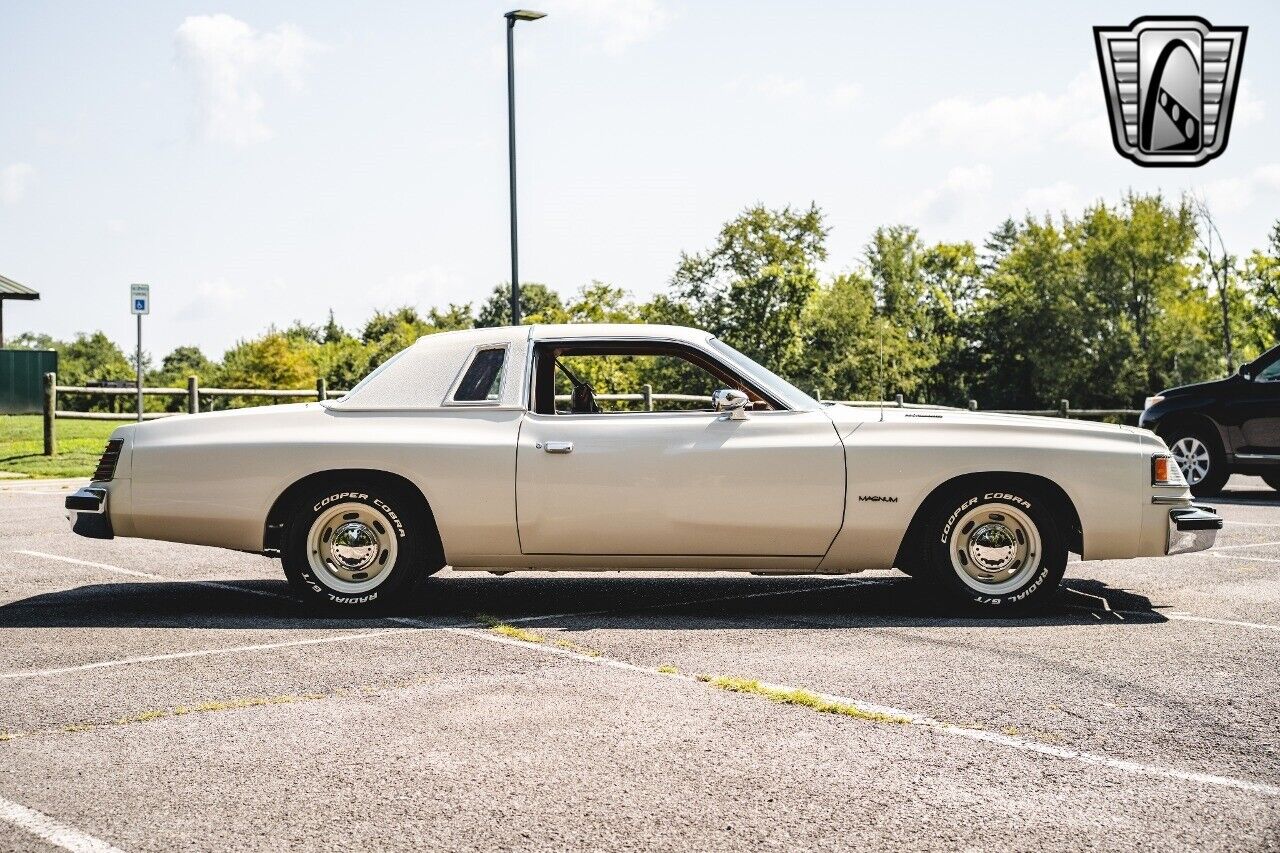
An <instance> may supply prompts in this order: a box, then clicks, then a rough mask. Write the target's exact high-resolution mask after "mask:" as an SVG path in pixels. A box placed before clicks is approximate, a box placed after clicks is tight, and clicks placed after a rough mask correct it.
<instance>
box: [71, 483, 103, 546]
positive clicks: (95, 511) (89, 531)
mask: <svg viewBox="0 0 1280 853" xmlns="http://www.w3.org/2000/svg"><path fill="white" fill-rule="evenodd" d="M63 506H64V507H65V508H66V510H67V520H68V521H70V522H71V532H72V533H77V534H79V535H80V536H85V537H88V538H89V539H114V538H115V532H114V531H113V530H112V529H111V519H110V517H108V515H107V490H106V489H103V488H100V487H98V486H85V487H84V488H82V489H80V490H79V491H78V492H75V493H74V494H70V495H67V498H66V500H65V501H63Z"/></svg>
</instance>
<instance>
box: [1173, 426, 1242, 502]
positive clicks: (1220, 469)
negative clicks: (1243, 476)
mask: <svg viewBox="0 0 1280 853" xmlns="http://www.w3.org/2000/svg"><path fill="white" fill-rule="evenodd" d="M1169 451H1170V452H1171V453H1172V454H1173V458H1174V459H1176V460H1178V467H1179V468H1181V469H1182V476H1184V477H1186V478H1187V485H1188V486H1190V487H1191V494H1193V495H1195V496H1196V497H1208V496H1209V495H1216V494H1217V493H1218V492H1220V491H1222V487H1223V486H1225V485H1226V484H1227V478H1229V477H1230V476H1231V472H1230V471H1229V470H1227V461H1226V459H1224V458H1223V456H1222V451H1221V450H1219V449H1218V442H1217V441H1215V440H1214V439H1213V438H1212V437H1211V436H1209V435H1208V434H1207V433H1205V432H1203V431H1202V430H1179V431H1177V432H1175V433H1173V434H1172V435H1170V436H1169Z"/></svg>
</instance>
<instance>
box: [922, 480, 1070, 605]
mask: <svg viewBox="0 0 1280 853" xmlns="http://www.w3.org/2000/svg"><path fill="white" fill-rule="evenodd" d="M923 533H924V535H925V537H926V540H925V542H924V543H923V550H924V555H923V556H924V560H923V567H924V569H925V571H926V573H927V578H928V580H930V581H931V582H932V583H933V584H934V587H935V589H936V590H937V591H938V592H939V593H940V594H941V596H942V597H943V599H944V600H946V601H948V602H950V603H951V604H953V605H956V606H959V607H961V608H964V609H967V610H972V611H980V612H986V613H990V614H993V615H994V614H1001V613H1003V614H1010V615H1012V614H1018V613H1028V612H1033V611H1036V610H1039V609H1042V608H1043V607H1044V606H1045V605H1046V604H1047V603H1048V602H1049V601H1050V599H1052V598H1053V596H1054V594H1055V593H1056V592H1057V589H1058V585H1059V583H1061V581H1062V575H1063V573H1065V572H1066V569H1067V544H1066V539H1065V537H1064V536H1063V534H1062V532H1061V529H1060V527H1059V524H1058V521H1057V519H1055V518H1054V517H1053V514H1052V513H1051V511H1050V504H1049V503H1048V502H1046V501H1044V500H1042V499H1041V497H1040V496H1039V495H1038V494H1036V493H1035V492H1031V491H1028V490H1026V489H1024V488H1021V487H1003V486H999V485H994V486H981V487H972V488H966V489H964V490H962V491H955V492H952V493H951V494H949V495H948V496H945V497H943V498H941V499H939V500H937V501H935V502H934V503H933V507H932V510H931V511H930V513H929V515H928V518H927V520H926V523H925V525H924V528H923Z"/></svg>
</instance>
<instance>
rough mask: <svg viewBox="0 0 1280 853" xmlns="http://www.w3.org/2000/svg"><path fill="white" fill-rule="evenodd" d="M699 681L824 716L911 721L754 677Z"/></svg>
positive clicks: (702, 678) (704, 677)
mask: <svg viewBox="0 0 1280 853" xmlns="http://www.w3.org/2000/svg"><path fill="white" fill-rule="evenodd" d="M698 680H699V681H703V682H706V683H707V684H710V685H711V686H712V687H718V688H720V689H721V690H728V691H729V692H731V693H750V694H752V695H755V696H763V697H764V698H766V699H769V700H771V701H773V702H778V703H780V704H783V705H800V706H802V707H805V708H809V709H811V710H814V711H818V712H820V713H823V714H839V715H840V716H842V717H855V718H857V719H859V720H869V721H871V722H873V723H897V724H910V723H911V720H909V719H907V718H906V717H900V716H898V715H896V714H885V713H883V712H881V711H868V710H866V709H865V708H860V707H858V706H857V705H853V704H851V703H849V702H839V701H836V700H834V699H827V698H825V697H823V696H819V695H818V694H816V693H810V692H809V691H808V690H800V689H797V688H792V687H771V686H769V685H765V684H761V683H760V682H759V681H756V680H755V679H753V678H735V677H733V676H727V675H699V676H698Z"/></svg>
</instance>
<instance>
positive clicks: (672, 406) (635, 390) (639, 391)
mask: <svg viewBox="0 0 1280 853" xmlns="http://www.w3.org/2000/svg"><path fill="white" fill-rule="evenodd" d="M720 388H731V389H736V390H739V391H743V392H745V393H746V394H747V396H748V398H749V399H750V400H751V408H753V409H757V410H768V409H772V408H776V407H777V405H776V404H775V403H774V402H773V401H771V400H769V399H767V398H766V397H765V396H764V395H763V394H762V393H760V392H759V391H758V390H757V389H755V388H753V387H751V384H750V383H749V382H747V381H745V380H744V379H742V378H741V377H740V376H738V375H736V374H735V373H734V372H733V371H732V370H730V369H728V368H727V367H725V366H724V365H723V364H721V363H720V362H719V361H717V360H716V359H714V358H711V357H708V356H706V355H703V354H702V353H699V352H696V351H693V350H692V349H689V348H686V347H683V346H679V345H674V344H673V345H666V344H655V343H648V342H645V343H633V342H626V343H623V342H612V341H593V342H587V341H584V342H581V343H578V342H574V343H569V342H565V343H546V344H541V345H539V346H538V348H537V351H536V356H535V359H534V379H533V394H532V397H533V399H532V408H533V410H534V411H535V412H538V413H539V414H544V415H553V414H574V415H582V414H601V415H610V414H624V413H629V412H699V411H701V412H710V411H712V405H711V394H712V393H713V392H714V391H716V390H717V389H720Z"/></svg>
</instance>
